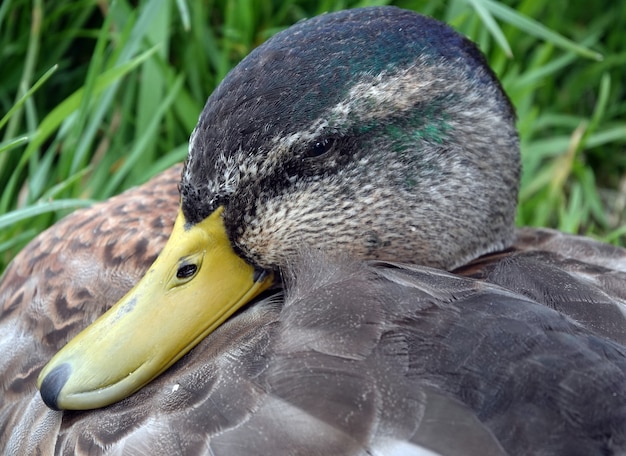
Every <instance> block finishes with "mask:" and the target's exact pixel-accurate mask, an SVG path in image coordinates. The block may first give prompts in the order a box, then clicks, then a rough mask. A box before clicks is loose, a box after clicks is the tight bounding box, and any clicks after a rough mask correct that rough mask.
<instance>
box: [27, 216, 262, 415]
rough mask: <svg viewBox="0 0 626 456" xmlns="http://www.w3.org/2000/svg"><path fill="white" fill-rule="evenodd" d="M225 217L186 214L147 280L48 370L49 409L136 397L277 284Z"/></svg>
mask: <svg viewBox="0 0 626 456" xmlns="http://www.w3.org/2000/svg"><path fill="white" fill-rule="evenodd" d="M222 212H223V208H219V209H217V210H216V211H215V212H213V213H212V214H211V215H210V216H209V217H207V218H206V219H204V220H203V221H201V222H199V223H197V224H195V225H187V224H186V222H185V219H184V216H183V215H182V211H181V212H179V214H178V218H177V219H176V223H175V225H174V230H173V231H172V235H171V237H170V239H169V240H168V241H167V244H166V245H165V247H164V249H163V251H162V252H161V254H160V255H159V257H158V258H157V260H156V261H155V262H154V264H153V265H152V266H151V267H150V269H149V270H148V272H147V273H146V275H145V276H144V277H143V278H142V279H141V280H140V281H139V283H137V285H135V287H134V288H133V289H132V290H130V291H129V292H128V293H127V294H126V296H124V297H123V298H122V299H121V300H120V301H119V302H118V303H117V304H115V306H113V307H112V308H111V309H110V310H109V311H108V312H106V313H105V314H104V315H102V316H101V317H100V318H99V319H97V320H96V321H95V322H94V323H93V324H92V325H91V326H89V327H87V328H86V329H85V330H83V331H82V332H81V333H80V334H78V335H77V336H76V337H75V338H74V339H72V340H71V341H70V342H69V343H68V344H67V345H66V346H65V347H64V348H63V349H61V350H60V351H59V352H58V353H57V354H56V355H55V356H54V357H53V358H52V359H51V360H50V362H49V363H48V364H47V365H46V366H45V367H44V369H43V370H42V371H41V373H40V374H39V379H38V381H37V386H38V388H39V390H40V391H41V396H42V398H43V400H44V402H45V403H46V404H47V405H48V406H49V407H51V408H54V409H67V410H86V409H93V408H98V407H104V406H106V405H109V404H112V403H114V402H117V401H119V400H121V399H123V398H125V397H128V396H130V395H131V394H132V393H134V392H135V391H137V390H138V389H140V388H141V387H143V386H144V385H146V384H147V383H148V382H150V381H151V380H153V379H154V378H155V377H157V376H158V375H159V374H161V373H162V372H163V371H165V370H166V369H167V368H168V367H170V366H171V365H172V364H173V363H174V362H176V361H177V360H178V359H180V358H181V357H182V356H183V355H184V354H185V353H187V352H188V351H189V350H191V349H192V348H193V347H194V346H195V345H196V344H198V343H199V342H200V341H201V340H202V339H204V338H205V337H206V336H207V335H208V334H209V333H211V332H212V331H213V330H215V328H217V327H218V326H219V325H221V324H222V323H223V322H224V321H225V320H226V319H227V318H228V317H230V316H231V315H232V314H233V313H234V312H235V311H236V310H237V309H239V308H240V307H241V306H242V305H244V304H245V303H247V302H249V301H250V300H251V299H253V298H254V297H255V296H257V295H258V294H259V293H261V292H262V291H264V290H266V289H267V288H268V287H269V286H270V285H271V284H272V282H273V276H272V274H259V273H258V272H257V273H255V269H254V267H252V266H251V265H250V264H248V263H247V262H245V261H244V260H243V259H242V258H241V257H239V256H238V255H237V254H236V253H235V252H234V251H233V249H232V247H231V245H230V241H229V239H228V236H227V234H226V229H225V227H224V223H223V221H222V217H221V214H222Z"/></svg>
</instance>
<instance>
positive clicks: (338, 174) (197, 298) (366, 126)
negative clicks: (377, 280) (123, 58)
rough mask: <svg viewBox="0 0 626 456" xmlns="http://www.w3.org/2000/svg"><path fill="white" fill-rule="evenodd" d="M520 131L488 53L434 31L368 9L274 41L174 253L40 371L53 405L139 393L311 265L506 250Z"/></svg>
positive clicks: (180, 228) (223, 138) (183, 214)
mask: <svg viewBox="0 0 626 456" xmlns="http://www.w3.org/2000/svg"><path fill="white" fill-rule="evenodd" d="M514 121H515V115H514V112H513V109H512V107H511V104H510V102H509V100H508V99H507V97H506V95H505V94H504V92H503V90H502V88H501V86H500V84H499V82H498V81H497V79H496V77H495V76H494V74H493V73H492V71H491V70H490V69H489V68H488V66H487V64H486V62H485V59H484V57H483V56H482V54H481V53H480V51H478V50H477V48H476V47H475V46H474V44H472V43H471V42H470V41H468V40H467V39H465V38H463V37H462V36H460V35H459V34H458V33H456V32H454V31H453V30H452V29H450V28H449V27H447V26H446V25H444V24H442V23H440V22H437V21H435V20H433V19H430V18H427V17H424V16H420V15H418V14H415V13H412V12H408V11H404V10H400V9H397V8H388V7H384V8H365V9H356V10H349V11H343V12H339V13H334V14H327V15H323V16H319V17H316V18H314V19H311V20H308V21H304V22H300V23H298V24H296V25H294V26H293V27H291V28H289V29H287V30H285V31H283V32H281V33H279V34H277V35H275V36H274V37H273V38H272V39H270V40H269V41H267V42H266V43H265V44H263V45H262V46H260V47H258V48H257V49H256V50H254V51H253V52H252V53H251V54H250V55H249V56H248V57H246V58H245V59H244V60H243V61H242V62H241V63H240V64H239V65H238V66H237V67H236V68H235V69H233V70H232V71H231V73H230V74H229V75H228V76H227V77H226V78H225V80H224V81H223V82H222V83H221V84H220V86H219V87H218V88H217V89H216V90H215V92H214V93H213V94H212V95H211V96H210V97H209V99H208V101H207V103H206V105H205V107H204V110H203V111H202V114H201V115H200V120H199V122H198V125H197V127H196V128H195V130H194V132H193V133H192V135H191V139H190V146H189V155H188V158H187V161H186V164H185V168H184V170H183V173H182V178H181V183H180V194H181V203H180V212H179V215H178V218H177V221H176V224H175V226H174V230H173V233H172V236H171V238H170V240H169V241H168V243H167V245H166V246H165V248H164V250H163V252H162V253H161V255H160V256H159V258H158V259H157V260H156V262H155V263H154V264H153V266H152V267H151V268H150V269H149V270H148V272H147V273H146V275H145V277H144V278H143V279H142V280H141V281H140V282H139V283H138V284H137V285H136V286H135V288H133V289H132V290H131V291H130V292H129V293H128V294H127V295H126V296H125V297H124V298H122V300H121V301H120V302H119V303H117V304H116V305H115V306H114V307H113V308H111V310H109V311H108V312H107V313H106V314H105V315H103V316H102V317H100V319H98V320H97V321H96V322H95V323H93V324H92V325H91V326H90V327H88V328H86V329H85V330H84V331H83V332H82V333H80V334H79V335H78V336H77V337H76V338H75V339H73V340H72V341H70V342H69V343H68V345H66V347H64V348H63V349H62V350H61V351H60V352H59V353H57V355H55V357H54V358H53V359H52V360H51V361H50V363H49V364H48V365H47V366H46V367H45V368H44V369H43V371H42V372H41V374H40V377H39V383H38V385H39V388H40V390H41V395H42V397H43V399H44V401H45V402H46V404H47V405H48V406H50V407H52V408H57V409H59V408H60V409H90V408H96V407H102V406H105V405H108V404H110V403H113V402H116V401H118V400H120V399H122V398H124V397H126V396H128V395H130V394H132V393H133V392H134V391H136V390H138V389H139V388H141V387H142V386H143V385H145V384H146V383H148V382H149V381H150V380H152V379H153V378H155V377H156V376H158V375H159V374H160V373H161V372H163V371H164V370H165V369H167V368H168V367H169V366H170V365H172V364H173V363H174V362H175V361H176V360H178V359H179V358H180V357H181V356H183V355H184V354H185V353H186V352H188V351H189V350H190V349H191V348H193V346H195V345H196V344H197V343H198V342H199V341H200V340H202V339H203V338H204V337H206V336H207V335H208V334H209V333H210V332H211V331H213V330H214V329H215V328H216V327H217V326H219V325H220V324H221V323H223V322H224V321H225V320H226V319H227V318H228V317H229V316H230V315H232V313H233V312H235V311H236V310H237V309H238V308H240V307H241V306H242V305H244V304H245V303H247V302H249V301H250V300H252V299H253V298H254V297H255V296H257V295H258V294H259V293H261V292H262V291H263V290H266V289H267V288H268V287H269V286H270V285H271V284H272V283H273V281H274V277H276V273H277V272H280V271H281V270H285V269H287V268H288V267H289V265H290V264H293V262H295V261H296V260H297V258H298V257H299V255H302V253H303V252H306V251H311V250H313V251H318V250H320V251H323V252H324V253H325V254H327V255H334V254H339V255H342V256H350V257H353V258H358V259H363V260H366V259H387V260H394V261H403V262H410V263H415V264H422V265H427V266H433V267H437V268H444V269H452V268H454V267H456V266H459V265H461V264H463V263H465V262H466V261H468V260H471V259H473V258H475V257H477V256H479V255H482V254H484V253H488V252H491V251H495V250H499V249H502V248H505V247H507V246H508V245H510V244H511V242H512V237H513V227H514V217H515V211H516V200H517V190H518V181H519V147H518V138H517V133H516V130H515V127H514Z"/></svg>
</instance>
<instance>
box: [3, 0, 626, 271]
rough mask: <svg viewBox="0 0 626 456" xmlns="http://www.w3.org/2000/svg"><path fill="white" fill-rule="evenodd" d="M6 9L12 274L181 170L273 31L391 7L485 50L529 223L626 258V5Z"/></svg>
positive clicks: (179, 4) (74, 4) (6, 179)
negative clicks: (194, 133) (217, 103)
mask: <svg viewBox="0 0 626 456" xmlns="http://www.w3.org/2000/svg"><path fill="white" fill-rule="evenodd" d="M140 3H141V5H140V6H139V7H137V6H133V5H134V3H130V2H127V1H124V0H119V1H112V2H109V1H107V0H99V1H98V2H94V1H86V0H83V1H67V0H55V1H54V2H44V1H43V0H33V1H25V0H3V2H2V3H1V4H0V62H1V64H2V71H1V72H0V189H2V193H1V195H0V271H2V270H3V269H4V267H5V266H6V264H7V262H8V261H10V259H11V258H12V257H13V256H14V255H15V254H16V253H17V252H18V251H19V250H20V249H21V248H22V247H23V246H24V245H25V244H26V243H27V242H28V241H29V240H30V239H32V237H33V236H35V235H36V234H37V233H39V232H40V231H42V230H43V229H45V228H46V227H47V226H49V225H50V224H52V223H54V222H55V221H56V220H58V219H59V218H60V217H62V216H64V215H66V214H67V213H68V212H70V211H71V210H73V209H75V208H77V207H81V206H84V205H86V204H90V203H91V202H93V201H94V200H102V199H105V198H108V197H110V196H111V195H114V194H116V193H119V192H121V191H122V190H124V189H126V188H128V187H131V186H133V185H136V184H139V183H142V182H145V181H146V180H147V179H149V178H150V177H151V176H152V175H154V174H155V173H157V172H159V171H161V170H163V169H165V168H167V167H168V166H170V165H171V164H173V163H175V162H178V161H181V160H183V159H184V157H185V154H186V151H187V144H186V142H187V139H188V137H189V134H190V132H191V130H192V129H193V127H194V125H195V123H196V120H197V118H198V114H199V113H200V111H201V110H202V107H203V105H204V102H205V100H206V98H207V96H208V95H209V94H210V93H211V91H212V90H213V89H214V87H215V86H216V84H218V83H219V81H220V80H221V79H222V78H223V77H224V75H225V74H226V73H227V72H228V70H229V69H230V68H232V66H233V65H235V64H236V63H237V62H238V61H239V60H240V59H241V58H243V57H244V56H245V55H246V54H247V53H248V52H250V50H252V49H253V48H254V47H256V46H258V45H259V44H260V43H262V42H263V41H264V40H266V39H267V38H268V37H270V36H271V35H272V34H273V33H275V32H277V31H279V30H281V29H283V28H285V27H287V26H289V25H290V24H292V23H294V22H296V21H298V20H300V19H302V18H305V17H310V16H313V15H316V14H319V13H321V12H324V11H332V10H337V9H342V8H348V7H355V6H363V5H369V4H383V3H392V4H396V5H398V6H402V7H405V8H409V9H415V10H417V11H419V12H422V13H425V14H429V15H432V16H434V17H436V18H439V19H441V20H444V21H446V22H448V23H450V24H451V25H452V26H454V27H455V28H456V29H457V30H459V31H460V32H462V33H464V34H465V35H467V36H469V37H470V38H472V39H473V40H475V41H476V42H478V43H479V45H480V47H481V49H482V50H483V51H484V52H485V53H486V55H487V56H488V59H489V61H490V63H491V65H492V66H493V68H494V70H495V71H496V72H497V73H498V75H499V76H500V77H501V79H502V81H503V84H504V86H505V88H506V90H507V92H508V93H509V95H510V96H511V98H512V100H513V102H514V104H515V106H516V107H517V112H518V117H519V121H518V126H519V130H520V134H521V139H522V154H523V165H524V175H523V182H522V190H521V204H520V209H519V212H518V224H520V225H536V226H552V227H556V228H559V229H562V230H565V231H568V232H573V233H584V234H592V235H594V236H596V237H598V238H600V239H604V240H607V241H610V242H614V243H619V244H621V245H625V244H626V229H625V223H626V213H625V209H624V207H625V206H626V95H625V92H626V76H625V75H626V71H625V70H624V68H626V45H625V44H624V43H625V42H624V38H623V31H624V30H626V5H625V4H624V1H620V0H618V1H615V0H602V1H597V2H582V1H579V2H571V1H569V0H555V1H551V2H546V1H544V0H523V1H506V2H496V1H495V0H452V1H446V2H444V1H434V0H432V1H425V0H424V1H409V0H406V1H401V0H399V1H395V2H383V1H378V2H376V1H360V2H358V1H348V0H345V1H304V0H303V1H296V0H291V1H273V2H269V1H265V2H257V1H253V0H246V1H244V0H230V1H228V0H221V1H219V0H213V1H211V0H205V1H204V2H192V1H190V0H146V1H143V2H140Z"/></svg>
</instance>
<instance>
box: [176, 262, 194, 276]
mask: <svg viewBox="0 0 626 456" xmlns="http://www.w3.org/2000/svg"><path fill="white" fill-rule="evenodd" d="M197 270H198V266H196V265H195V264H183V265H182V266H181V267H179V268H178V271H176V278H178V279H189V278H191V277H193V276H194V274H195V273H196V271H197Z"/></svg>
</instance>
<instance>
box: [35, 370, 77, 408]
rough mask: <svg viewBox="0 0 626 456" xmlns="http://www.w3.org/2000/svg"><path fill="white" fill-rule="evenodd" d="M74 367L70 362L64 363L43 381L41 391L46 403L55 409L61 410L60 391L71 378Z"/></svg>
mask: <svg viewBox="0 0 626 456" xmlns="http://www.w3.org/2000/svg"><path fill="white" fill-rule="evenodd" d="M71 373H72V368H71V367H70V365H69V364H67V363H63V364H61V365H60V366H57V367H55V368H54V369H52V370H51V371H50V372H49V373H48V375H46V376H45V377H44V379H43V381H42V382H41V387H40V388H39V392H40V393H41V399H43V401H44V403H45V404H46V405H47V406H48V407H50V408H51V409H53V410H60V408H59V405H58V399H59V393H60V392H61V390H62V389H63V387H64V386H65V384H66V383H67V379H68V378H70V374H71Z"/></svg>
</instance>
